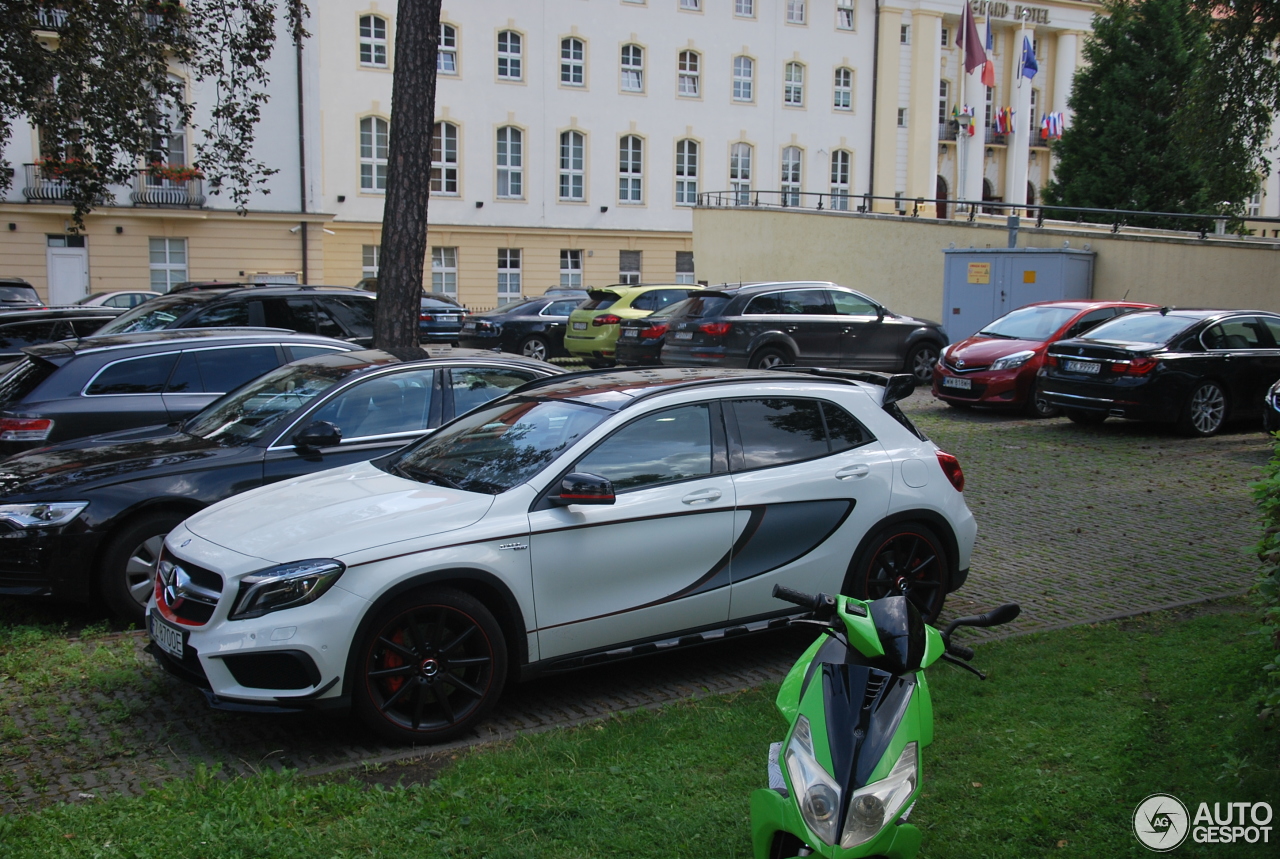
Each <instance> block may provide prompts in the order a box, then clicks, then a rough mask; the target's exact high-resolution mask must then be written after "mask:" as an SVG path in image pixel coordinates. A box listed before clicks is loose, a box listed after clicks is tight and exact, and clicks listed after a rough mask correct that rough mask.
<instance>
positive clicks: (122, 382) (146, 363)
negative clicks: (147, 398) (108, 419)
mask: <svg viewBox="0 0 1280 859" xmlns="http://www.w3.org/2000/svg"><path fill="white" fill-rule="evenodd" d="M177 360H178V353H177V352H167V353H165V354H163V355H147V356H145V357H142V358H130V359H127V360H125V361H118V362H116V363H115V364H111V365H109V366H107V367H106V368H104V369H103V370H102V372H100V373H98V375H97V376H96V377H94V379H93V381H92V382H90V383H89V387H88V388H87V389H86V390H85V393H86V394H88V395H89V396H101V395H104V394H158V393H160V392H161V391H163V390H164V385H165V382H167V381H168V380H169V371H171V370H172V369H173V365H174V362H176V361H177Z"/></svg>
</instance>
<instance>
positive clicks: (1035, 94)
mask: <svg viewBox="0 0 1280 859" xmlns="http://www.w3.org/2000/svg"><path fill="white" fill-rule="evenodd" d="M1039 96H1040V91H1039V90H1034V89H1033V90H1032V91H1031V110H1030V111H1028V113H1029V114H1030V119H1031V124H1030V128H1031V139H1032V140H1035V139H1036V131H1037V130H1038V129H1039V126H1038V125H1036V103H1037V102H1039V101H1040V98H1039ZM1032 145H1033V146H1034V145H1035V144H1032Z"/></svg>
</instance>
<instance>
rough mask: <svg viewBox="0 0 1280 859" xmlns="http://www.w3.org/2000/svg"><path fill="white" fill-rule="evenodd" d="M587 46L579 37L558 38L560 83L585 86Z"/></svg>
mask: <svg viewBox="0 0 1280 859" xmlns="http://www.w3.org/2000/svg"><path fill="white" fill-rule="evenodd" d="M586 57H587V46H586V43H585V42H583V41H582V40H581V39H561V40H560V83H561V84H563V85H564V86H585V85H586V82H587V60H586Z"/></svg>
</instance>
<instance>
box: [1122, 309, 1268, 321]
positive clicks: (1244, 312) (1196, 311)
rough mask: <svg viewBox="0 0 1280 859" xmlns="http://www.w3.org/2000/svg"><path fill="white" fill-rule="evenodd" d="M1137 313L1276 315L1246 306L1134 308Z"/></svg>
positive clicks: (1197, 316) (1202, 316)
mask: <svg viewBox="0 0 1280 859" xmlns="http://www.w3.org/2000/svg"><path fill="white" fill-rule="evenodd" d="M1134 313H1135V314H1138V313H1159V314H1160V315H1162V316H1177V317H1180V318H1184V319H1211V318H1213V317H1215V316H1241V315H1247V316H1258V315H1261V316H1276V315H1278V314H1276V313H1275V312H1273V311H1270V310H1249V309H1247V308H1222V307H1146V308H1142V309H1140V310H1135V311H1134Z"/></svg>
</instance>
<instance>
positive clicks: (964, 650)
mask: <svg viewBox="0 0 1280 859" xmlns="http://www.w3.org/2000/svg"><path fill="white" fill-rule="evenodd" d="M947 653H950V654H951V655H952V656H959V657H960V658H961V659H963V660H965V661H966V662H968V661H969V660H970V659H973V648H972V647H965V646H964V645H963V644H948V645H947Z"/></svg>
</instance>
